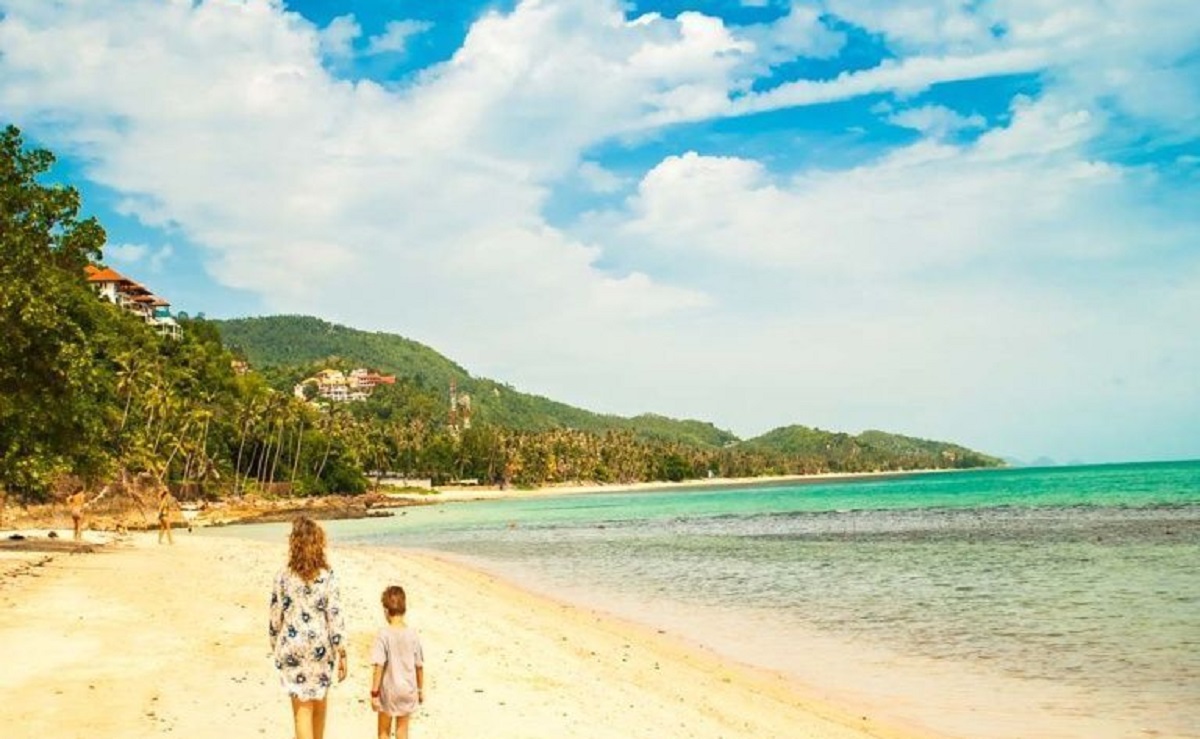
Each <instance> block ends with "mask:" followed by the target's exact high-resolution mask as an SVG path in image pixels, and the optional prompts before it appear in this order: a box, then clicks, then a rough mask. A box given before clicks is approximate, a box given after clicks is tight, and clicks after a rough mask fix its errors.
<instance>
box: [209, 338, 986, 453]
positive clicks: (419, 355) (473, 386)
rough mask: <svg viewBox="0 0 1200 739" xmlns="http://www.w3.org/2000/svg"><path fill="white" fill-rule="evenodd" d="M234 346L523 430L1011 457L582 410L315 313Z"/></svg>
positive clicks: (698, 443) (787, 449)
mask: <svg viewBox="0 0 1200 739" xmlns="http://www.w3.org/2000/svg"><path fill="white" fill-rule="evenodd" d="M212 323H214V324H215V325H216V327H217V329H218V330H219V331H220V334H221V337H222V340H223V341H224V343H225V345H226V346H227V347H229V348H230V349H231V350H233V351H234V352H236V353H240V354H242V355H244V356H245V358H246V359H247V360H248V361H249V362H250V364H251V365H252V366H254V367H255V368H256V369H258V370H260V371H262V372H263V373H264V375H266V376H267V378H268V379H269V380H270V381H271V382H272V383H273V384H274V385H276V386H277V387H278V388H280V389H287V388H289V387H290V386H291V384H292V383H295V382H297V381H299V380H300V379H301V378H303V377H306V376H308V375H310V374H311V373H312V372H313V371H315V369H319V368H320V367H323V366H327V365H331V364H332V365H338V366H342V367H346V368H349V367H354V366H365V367H369V368H371V369H374V370H377V371H380V372H384V373H387V374H395V375H397V376H398V377H400V378H402V379H403V380H406V381H409V382H410V383H411V384H410V385H409V386H408V387H409V388H410V390H406V392H408V391H411V388H417V389H420V390H421V391H423V392H426V393H428V395H429V397H428V398H427V399H426V401H427V402H426V407H429V406H431V405H432V407H434V408H436V407H437V406H438V404H440V403H442V402H443V401H442V400H441V399H444V398H446V397H447V393H448V392H449V387H450V383H451V382H454V383H455V384H456V385H457V387H458V389H459V390H460V391H461V392H465V393H468V394H469V395H470V396H471V402H472V412H473V418H474V419H475V420H476V421H478V422H482V423H486V424H493V425H496V426H502V427H506V428H511V429H517V430H521V431H549V430H552V429H577V430H580V431H588V432H593V433H599V434H602V433H605V432H610V431H619V432H629V433H632V434H633V435H634V436H636V437H637V438H639V439H643V440H647V441H655V442H667V443H679V444H685V445H687V446H690V447H696V448H701V449H710V450H717V449H723V448H737V449H740V450H744V451H748V452H755V453H762V454H767V455H782V456H787V457H792V458H804V459H812V460H821V463H822V465H823V466H824V467H829V468H831V469H835V470H836V469H845V470H851V469H852V470H864V469H915V468H919V467H925V468H935V467H936V468H945V467H961V468H966V467H993V466H998V465H1002V464H1003V462H1002V460H999V459H997V458H995V457H989V456H987V455H985V454H981V453H979V452H975V451H972V450H970V449H967V448H965V447H962V446H958V445H956V444H949V443H945V442H937V441H928V440H925V439H917V438H913V437H909V436H900V435H897V434H889V433H885V432H883V431H865V432H863V433H861V434H859V435H857V436H853V435H850V434H845V433H837V432H832V431H823V430H821V429H814V428H808V427H806V426H786V427H783V428H778V429H775V430H773V431H770V432H768V433H766V434H763V435H762V436H759V437H756V438H754V439H749V440H746V441H740V440H739V439H738V437H737V436H735V435H734V434H732V433H730V432H729V431H725V430H723V429H719V428H717V427H716V426H714V425H713V424H711V423H709V422H706V421H698V420H679V419H674V418H667V417H665V416H659V415H654V414H643V415H639V416H635V417H633V418H624V417H621V416H613V415H604V414H600V413H593V412H592V411H588V410H584V409H582V408H576V407H574V406H570V405H567V404H566V403H560V402H558V401H556V400H551V399H549V398H545V397H542V396H539V395H533V394H530V393H523V392H520V391H518V390H515V389H513V388H512V387H510V386H509V385H506V384H503V383H500V382H496V381H495V380H490V379H487V378H483V377H472V376H471V374H470V373H469V372H467V370H465V369H463V368H462V367H461V366H459V365H458V364H456V363H455V362H453V361H451V360H450V359H448V358H446V357H444V356H442V355H441V354H439V353H438V352H436V351H434V350H433V349H431V348H429V347H427V346H425V345H424V344H420V343H418V342H415V341H412V340H410V339H406V338H403V337H401V336H396V335H393V334H387V333H381V332H369V331H360V330H358V329H353V328H348V327H346V326H339V325H336V324H332V323H328V322H326V321H322V320H321V319H319V318H312V317H308V316H268V317H262V318H239V319H233V320H225V321H213V322H212Z"/></svg>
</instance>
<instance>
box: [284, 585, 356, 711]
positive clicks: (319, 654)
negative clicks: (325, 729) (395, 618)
mask: <svg viewBox="0 0 1200 739" xmlns="http://www.w3.org/2000/svg"><path fill="white" fill-rule="evenodd" d="M270 634H271V650H272V652H273V653H274V655H275V668H276V669H277V670H279V679H280V681H281V682H282V683H283V687H284V689H285V690H287V692H288V693H289V694H291V695H294V696H296V697H297V698H299V699H300V700H306V701H308V700H321V699H323V698H324V697H325V693H326V691H327V690H328V689H329V686H330V685H332V684H333V676H334V669H335V666H336V663H337V653H338V650H339V649H341V648H343V647H344V644H345V638H346V623H345V620H344V619H343V617H342V606H341V596H340V593H339V592H338V585H337V580H336V579H335V578H334V576H333V571H332V570H321V571H320V572H319V573H317V577H316V579H315V580H313V581H312V582H305V581H304V580H303V579H302V578H301V577H300V576H299V575H297V574H296V573H294V572H292V571H291V570H290V569H288V568H286V567H285V568H284V569H283V570H281V571H280V572H279V574H278V575H276V576H275V586H274V588H273V589H272V591H271V624H270Z"/></svg>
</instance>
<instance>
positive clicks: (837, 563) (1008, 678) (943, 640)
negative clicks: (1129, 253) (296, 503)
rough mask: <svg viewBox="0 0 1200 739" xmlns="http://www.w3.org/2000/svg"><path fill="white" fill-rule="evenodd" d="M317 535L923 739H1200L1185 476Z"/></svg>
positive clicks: (783, 491)
mask: <svg viewBox="0 0 1200 739" xmlns="http://www.w3.org/2000/svg"><path fill="white" fill-rule="evenodd" d="M327 526H328V530H329V532H330V534H331V537H332V538H333V540H334V541H335V542H336V543H338V544H355V545H368V546H384V547H404V548H415V549H421V550H432V551H435V552H438V553H441V554H442V555H445V556H450V557H452V558H456V559H460V560H464V561H466V562H468V563H470V564H472V565H474V566H477V567H481V568H483V569H486V570H489V571H492V572H494V573H496V574H499V575H501V576H504V577H507V578H510V579H512V580H515V581H516V582H518V583H519V584H522V585H524V586H526V587H529V588H531V589H534V590H537V591H539V592H543V593H545V594H548V595H551V596H554V597H557V598H560V599H564V600H568V601H572V602H576V603H579V604H581V605H584V606H588V607H593V608H599V609H602V610H605V611H608V612H612V613H615V614H617V615H619V616H622V617H625V618H628V619H632V620H635V621H639V622H642V623H644V624H646V625H648V626H651V627H654V628H657V629H659V630H662V631H667V632H670V633H672V634H674V635H678V636H682V637H684V638H686V639H689V640H692V641H695V642H698V643H700V644H702V645H704V646H706V647H708V648H710V649H713V650H715V651H717V652H719V653H722V654H725V655H728V656H729V657H731V658H734V659H738V660H741V661H744V662H747V663H750V664H753V665H757V666H761V667H766V668H770V669H773V670H778V671H782V672H784V673H787V674H789V675H791V676H792V677H794V678H796V679H797V680H800V681H802V682H804V683H806V684H807V685H809V686H811V687H815V688H816V689H818V690H819V691H824V692H825V693H826V695H827V697H828V698H830V699H831V700H834V701H835V702H837V701H843V702H845V703H847V704H853V703H854V702H855V701H858V702H863V701H865V702H867V703H869V704H871V705H879V706H884V707H885V708H884V713H885V714H886V715H887V716H888V717H892V718H896V719H898V720H900V721H903V722H905V723H908V724H911V725H914V726H917V727H921V728H926V729H929V730H931V731H937V732H941V733H945V734H949V735H957V736H979V737H987V736H996V737H1006V736H1012V737H1023V736H1081V737H1083V736H1088V737H1092V736H1114V737H1123V736H1130V737H1133V736H1171V737H1189V736H1190V737H1200V462H1162V463H1146V464H1119V465H1103V466H1081V467H1059V468H1038V469H1005V470H981V471H968V472H939V473H927V474H915V475H911V476H906V477H892V478H878V479H866V480H852V481H838V482H805V483H803V484H776V485H769V486H753V487H745V488H719V489H708V490H704V489H700V490H687V491H678V492H674V491H673V492H636V493H602V494H584V495H564V496H555V497H537V498H531V499H512V500H503V501H490V502H476V503H459V504H448V505H440V506H429V507H418V508H410V509H404V510H403V511H402V515H396V516H395V517H392V518H385V519H367V520H360V521H336V522H329V523H328V524H327ZM274 530H275V531H276V532H278V529H277V528H276V529H274ZM229 533H231V534H236V533H238V531H237V530H236V529H230V530H229ZM241 533H243V534H245V533H250V532H246V531H242V532H241ZM976 704H978V705H976Z"/></svg>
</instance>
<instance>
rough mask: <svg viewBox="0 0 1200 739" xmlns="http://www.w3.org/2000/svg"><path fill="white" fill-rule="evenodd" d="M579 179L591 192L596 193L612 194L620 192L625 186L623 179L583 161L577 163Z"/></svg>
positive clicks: (598, 166)
mask: <svg viewBox="0 0 1200 739" xmlns="http://www.w3.org/2000/svg"><path fill="white" fill-rule="evenodd" d="M578 173H579V179H580V180H582V181H583V183H584V184H585V185H586V186H587V188H588V189H589V190H591V191H592V192H598V193H614V192H620V191H621V190H622V189H623V188H624V187H625V185H626V181H625V179H624V178H622V177H620V176H618V175H617V174H615V173H613V172H611V171H610V170H607V169H605V168H604V167H602V166H600V165H599V164H597V163H596V162H592V161H585V162H580V163H579V170H578Z"/></svg>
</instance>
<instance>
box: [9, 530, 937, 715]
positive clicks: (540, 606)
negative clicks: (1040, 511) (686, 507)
mask: <svg viewBox="0 0 1200 739" xmlns="http://www.w3.org/2000/svg"><path fill="white" fill-rule="evenodd" d="M62 533H66V534H67V535H68V536H69V532H62ZM89 535H91V536H95V535H94V534H89ZM284 552H285V544H284V542H282V541H281V542H280V543H278V544H269V543H259V542H251V541H241V540H234V539H225V538H207V537H204V536H200V535H187V534H186V533H183V532H177V543H176V544H175V545H174V546H159V545H157V544H156V543H155V538H154V534H150V533H141V534H134V535H131V536H128V537H123V538H121V539H119V540H117V541H115V542H114V543H112V544H110V545H107V546H102V547H97V548H96V549H95V551H93V552H91V553H79V554H73V553H70V552H69V551H53V552H36V551H35V552H30V551H23V552H11V551H6V552H0V563H3V568H2V569H0V649H2V650H4V653H5V654H8V655H10V657H9V659H8V660H6V665H5V669H4V670H3V671H2V672H0V688H2V689H3V690H4V696H5V699H4V701H3V703H2V704H0V726H3V727H4V732H3V733H4V736H6V737H44V736H55V737H85V736H86V737H123V738H126V737H157V736H174V737H211V736H225V737H238V738H240V737H256V736H263V737H287V736H290V712H289V709H288V707H287V703H286V699H285V697H284V695H283V693H282V691H281V689H280V688H279V686H278V682H277V678H276V675H275V671H274V668H273V666H272V664H271V660H270V658H269V650H268V642H267V635H266V601H267V597H268V589H269V582H270V578H271V576H272V575H273V573H274V572H275V571H276V570H277V569H278V568H279V566H280V565H281V564H282V562H283V558H284ZM330 559H331V563H332V564H333V566H334V568H335V569H336V570H337V571H338V573H339V575H340V576H341V578H342V583H343V593H342V594H343V600H344V604H345V607H346V610H347V617H348V624H349V626H350V638H351V641H350V656H351V660H350V662H351V669H350V676H349V678H348V680H347V681H346V682H345V683H343V684H341V685H338V686H336V687H335V688H334V689H333V691H332V692H331V697H330V716H329V726H328V731H327V736H328V737H330V738H331V739H340V738H342V737H347V738H349V737H365V736H371V735H372V727H373V725H374V723H373V722H374V716H373V714H372V713H371V712H370V708H369V705H368V702H367V700H366V696H367V692H368V690H367V681H368V678H369V673H370V667H369V663H368V659H367V651H368V646H369V640H370V637H371V635H372V634H373V632H374V630H375V629H376V628H377V626H378V625H379V623H380V619H381V616H380V614H379V610H380V609H379V606H378V596H379V592H380V591H381V590H382V587H383V586H384V585H385V584H387V583H392V582H399V583H401V584H403V585H404V586H405V587H406V589H407V590H408V591H409V603H410V623H411V624H412V625H414V626H415V627H417V628H418V629H419V631H420V633H421V635H422V640H423V642H424V645H425V651H426V659H427V663H426V676H427V685H428V696H427V702H426V705H425V707H424V708H422V709H421V711H420V712H419V713H418V715H417V716H416V717H415V719H414V723H413V736H415V737H429V738H430V739H432V738H434V737H482V736H488V737H513V738H514V739H515V738H517V737H521V738H529V737H546V738H547V739H550V738H557V737H581V738H582V737H613V738H614V739H615V738H616V737H638V736H644V737H659V738H661V737H713V738H715V737H781V738H782V737H788V738H789V739H794V738H803V737H813V738H814V739H815V738H822V739H863V738H865V737H877V738H891V739H902V738H903V737H911V736H915V735H916V734H914V733H912V732H906V731H901V730H899V729H898V728H897V727H894V726H884V725H881V724H878V723H876V722H875V721H874V720H872V716H871V712H870V710H868V707H866V706H864V707H862V710H861V711H856V712H855V715H850V714H847V713H846V712H844V711H838V710H835V709H834V708H832V707H831V706H829V705H827V704H824V703H822V702H821V701H820V700H817V699H815V698H813V697H811V696H807V695H805V694H804V693H803V692H802V691H801V690H799V689H798V687H797V686H796V685H795V684H793V683H790V682H788V681H786V680H785V679H783V678H782V677H780V676H776V675H773V674H771V673H767V672H762V671H757V670H753V669H751V668H747V667H742V666H740V665H736V664H732V663H730V662H729V661H727V660H722V659H720V658H718V657H717V656H715V655H713V654H711V653H708V652H706V651H704V650H701V649H699V648H696V647H694V646H692V645H690V644H687V643H684V642H682V641H677V640H675V639H673V638H672V637H671V636H670V635H667V634H661V633H656V632H654V631H650V630H646V629H643V628H641V627H638V626H636V625H633V624H629V623H626V622H622V621H620V620H617V619H613V618H611V617H606V616H602V615H600V614H598V613H593V612H590V611H588V610H585V609H580V608H576V607H572V606H568V605H565V604H561V603H556V602H554V601H551V600H547V599H544V598H541V597H537V596H534V595H531V594H529V593H527V592H524V591H522V590H519V589H517V588H514V587H512V586H510V585H508V584H506V583H504V582H501V581H499V580H496V579H494V578H492V577H490V576H488V575H485V574H481V573H478V572H475V571H473V570H470V569H467V568H463V567H461V566H459V565H457V564H451V563H447V562H444V561H441V560H438V559H435V558H432V557H427V556H424V555H415V554H409V553H398V552H380V551H378V550H358V549H352V548H344V547H342V548H339V547H334V548H333V549H331V552H330Z"/></svg>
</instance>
